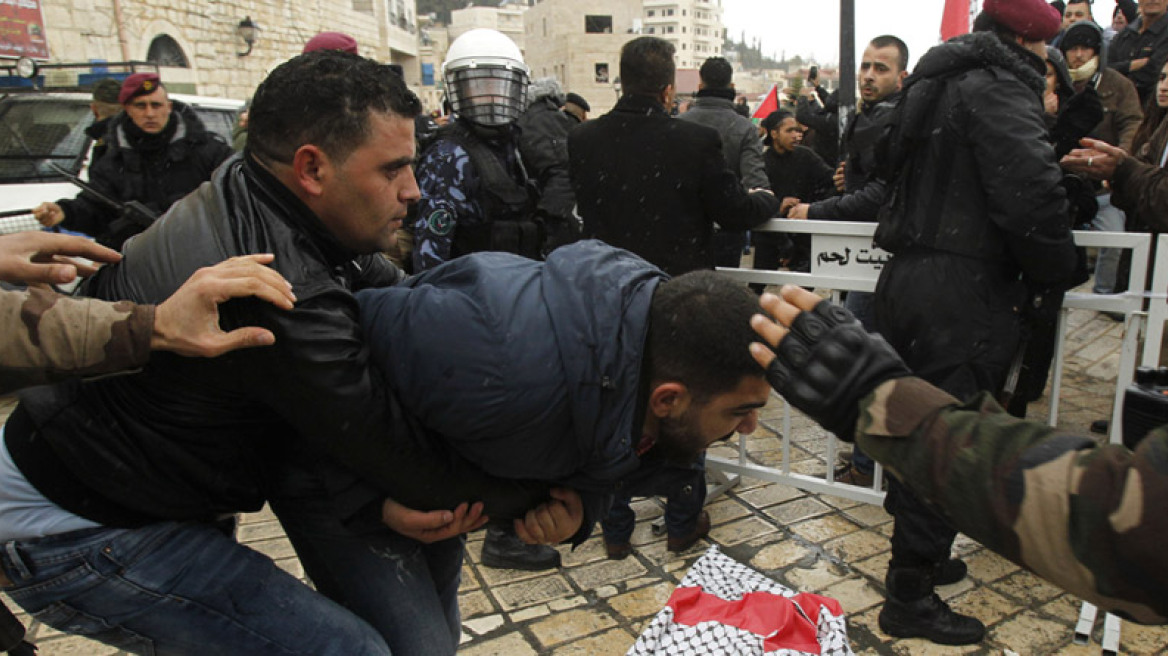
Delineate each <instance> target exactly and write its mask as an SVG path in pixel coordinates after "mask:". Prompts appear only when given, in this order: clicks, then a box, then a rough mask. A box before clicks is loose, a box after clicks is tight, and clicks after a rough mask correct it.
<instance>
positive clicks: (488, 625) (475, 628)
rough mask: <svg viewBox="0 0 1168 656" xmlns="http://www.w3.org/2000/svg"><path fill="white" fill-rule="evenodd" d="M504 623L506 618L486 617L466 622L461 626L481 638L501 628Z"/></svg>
mask: <svg viewBox="0 0 1168 656" xmlns="http://www.w3.org/2000/svg"><path fill="white" fill-rule="evenodd" d="M506 621H507V620H506V618H504V617H503V616H502V615H487V616H484V617H478V618H475V619H473V620H466V621H465V622H463V623H462V626H463V627H465V628H466V629H468V630H470V632H471V633H473V634H475V635H480V636H481V635H486V634H488V633H490V632H491V631H494V630H495V629H497V628H499V627H501V626H503V624H505V623H506Z"/></svg>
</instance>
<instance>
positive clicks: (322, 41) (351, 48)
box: [301, 32, 357, 55]
mask: <svg viewBox="0 0 1168 656" xmlns="http://www.w3.org/2000/svg"><path fill="white" fill-rule="evenodd" d="M317 50H343V51H345V52H348V53H351V54H354V55H356V54H357V40H356V39H354V38H353V37H351V36H349V35H348V34H345V33H344V32H321V33H320V34H317V35H316V36H314V37H312V38H311V39H309V40H308V43H306V44H304V50H303V51H302V52H301V54H303V53H306V52H316V51H317Z"/></svg>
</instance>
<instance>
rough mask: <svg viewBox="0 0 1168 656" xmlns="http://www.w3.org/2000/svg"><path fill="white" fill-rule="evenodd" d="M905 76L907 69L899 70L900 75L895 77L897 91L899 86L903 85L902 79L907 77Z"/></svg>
mask: <svg viewBox="0 0 1168 656" xmlns="http://www.w3.org/2000/svg"><path fill="white" fill-rule="evenodd" d="M907 77H908V71H901V72H900V76H898V77H897V78H896V89H897V91H899V90H900V88H901V86H903V85H904V79H905V78H907Z"/></svg>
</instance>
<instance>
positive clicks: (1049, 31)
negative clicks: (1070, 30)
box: [982, 0, 1062, 41]
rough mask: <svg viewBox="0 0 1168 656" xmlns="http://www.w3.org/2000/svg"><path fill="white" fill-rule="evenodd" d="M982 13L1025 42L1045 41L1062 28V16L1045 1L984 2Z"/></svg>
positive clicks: (995, 0)
mask: <svg viewBox="0 0 1168 656" xmlns="http://www.w3.org/2000/svg"><path fill="white" fill-rule="evenodd" d="M982 11H984V12H985V13H987V14H989V15H990V17H991V18H993V19H994V20H995V21H997V22H999V23H1001V24H1002V25H1004V26H1006V27H1007V28H1009V29H1010V31H1012V32H1013V33H1014V34H1017V35H1018V36H1020V37H1022V38H1023V39H1026V40H1027V41H1046V40H1048V39H1050V38H1051V37H1053V36H1054V35H1056V34H1058V31H1059V28H1061V27H1062V16H1060V15H1059V12H1058V10H1057V9H1055V8H1054V7H1052V6H1050V5H1049V4H1047V3H1046V2H1045V0H985V3H984V4H983V5H982Z"/></svg>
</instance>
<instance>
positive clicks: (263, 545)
mask: <svg viewBox="0 0 1168 656" xmlns="http://www.w3.org/2000/svg"><path fill="white" fill-rule="evenodd" d="M247 546H249V547H251V548H252V549H255V550H256V551H258V552H260V553H262V554H264V555H265V556H267V557H268V558H271V559H272V560H276V561H278V560H281V559H283V558H295V557H296V551H295V550H294V549H293V548H292V543H291V542H289V541H288V540H285V539H283V538H281V539H275V540H257V541H255V542H248V543H247Z"/></svg>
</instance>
